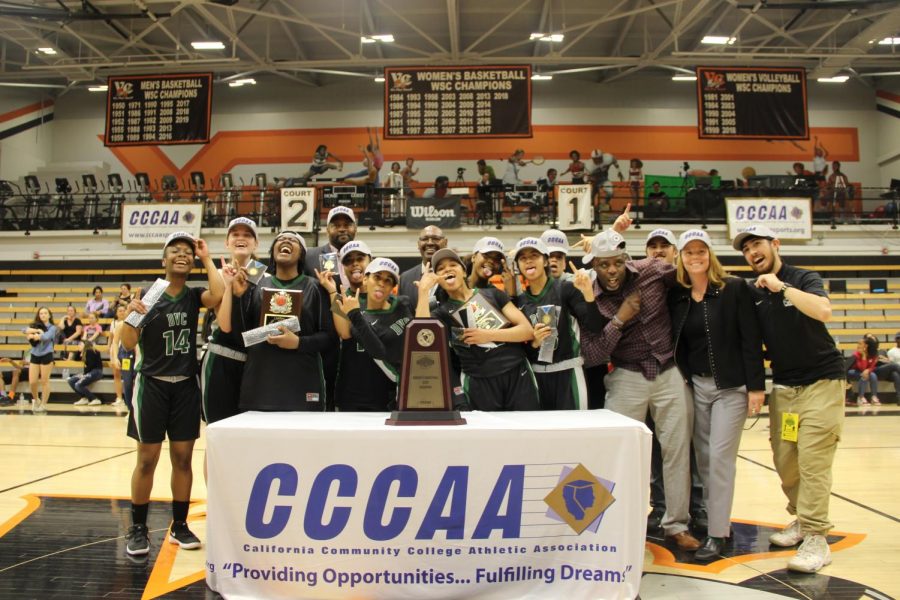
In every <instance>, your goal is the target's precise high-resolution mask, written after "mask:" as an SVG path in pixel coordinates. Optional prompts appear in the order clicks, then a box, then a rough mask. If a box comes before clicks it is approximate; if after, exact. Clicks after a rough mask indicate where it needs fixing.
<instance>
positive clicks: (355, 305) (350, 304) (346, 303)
mask: <svg viewBox="0 0 900 600" xmlns="http://www.w3.org/2000/svg"><path fill="white" fill-rule="evenodd" d="M337 298H338V302H340V303H341V310H342V311H344V314H346V315H349V314H350V311H351V310H357V309H359V297H358V296H353V295H352V294H351V292H350V290H347V291H346V292H345V293H344V295H343V296H342V295H340V294H338V295H337Z"/></svg>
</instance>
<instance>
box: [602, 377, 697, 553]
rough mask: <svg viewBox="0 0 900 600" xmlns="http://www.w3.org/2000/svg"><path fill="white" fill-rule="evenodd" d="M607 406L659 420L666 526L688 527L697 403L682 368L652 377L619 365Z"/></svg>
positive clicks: (670, 530) (669, 530)
mask: <svg viewBox="0 0 900 600" xmlns="http://www.w3.org/2000/svg"><path fill="white" fill-rule="evenodd" d="M605 382H606V408H608V409H609V410H612V411H614V412H617V413H619V414H621V415H625V416H626V417H631V418H632V419H634V420H636V421H640V422H641V423H643V422H644V419H645V418H646V417H647V411H648V410H649V411H650V416H652V417H653V421H654V422H655V423H656V435H657V436H658V437H659V443H660V446H661V448H662V459H663V480H664V485H665V490H666V514H665V515H664V516H663V521H662V528H663V530H664V531H665V533H666V535H675V534H677V533H681V532H682V531H687V528H688V518H689V515H688V499H689V497H690V486H691V474H690V459H689V456H690V447H691V428H692V427H693V422H694V415H693V406H692V405H691V403H690V402H688V400H687V390H686V387H687V386H686V385H685V384H684V381H683V380H682V379H681V375H680V374H679V372H678V369H676V368H675V367H671V368H669V369H666V370H665V371H663V372H662V373H660V374H659V376H658V377H657V378H656V379H655V380H653V381H650V380H649V379H646V378H645V377H644V376H643V375H642V374H641V373H637V372H634V371H628V370H627V369H622V368H618V369H616V370H615V371H613V372H612V373H610V374H609V375H607V376H606V379H605Z"/></svg>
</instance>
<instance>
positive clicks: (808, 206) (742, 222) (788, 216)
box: [725, 198, 812, 240]
mask: <svg viewBox="0 0 900 600" xmlns="http://www.w3.org/2000/svg"><path fill="white" fill-rule="evenodd" d="M725 209H726V216H727V218H728V237H729V238H731V239H734V236H736V235H737V234H739V233H740V232H742V231H744V230H745V229H747V228H748V227H750V226H751V225H765V226H766V227H768V228H769V229H771V230H772V231H774V232H775V233H776V234H777V235H778V239H780V240H811V239H812V200H810V199H809V198H725Z"/></svg>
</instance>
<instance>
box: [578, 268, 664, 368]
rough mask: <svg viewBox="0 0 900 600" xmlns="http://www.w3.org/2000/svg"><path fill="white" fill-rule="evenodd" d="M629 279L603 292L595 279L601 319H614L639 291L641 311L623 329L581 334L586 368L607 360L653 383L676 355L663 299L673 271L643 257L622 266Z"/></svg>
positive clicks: (610, 326)
mask: <svg viewBox="0 0 900 600" xmlns="http://www.w3.org/2000/svg"><path fill="white" fill-rule="evenodd" d="M625 268H626V269H627V270H628V272H629V275H628V280H627V281H626V282H625V285H623V286H622V289H621V291H620V292H617V293H614V294H611V293H609V292H604V291H603V290H602V289H601V288H600V284H599V283H598V282H597V281H594V294H595V295H596V297H597V299H596V300H595V302H596V303H597V307H598V308H599V309H600V314H602V315H603V317H604V318H605V319H612V318H613V316H615V314H616V313H617V312H619V307H620V306H622V302H623V301H624V300H625V298H626V297H627V296H628V295H629V294H631V293H633V292H635V291H639V292H640V293H641V310H640V312H639V313H638V314H637V315H636V316H635V317H634V318H633V319H631V320H630V321H628V322H627V323H625V326H624V327H623V328H622V329H618V328H616V327H615V326H614V325H613V324H612V321H610V322H609V323H607V325H606V327H605V328H604V329H603V333H600V334H596V333H591V332H590V331H587V330H583V331H582V332H581V353H582V355H583V356H584V360H585V367H593V366H595V365H599V364H603V363H605V362H607V361H610V362H612V363H613V364H614V365H615V366H616V367H617V368H620V369H628V370H629V371H636V372H638V373H641V374H642V375H643V376H644V377H646V378H647V379H649V380H650V381H653V380H654V379H656V377H657V376H658V375H659V373H660V372H661V371H662V370H663V368H662V367H664V366H671V363H672V359H673V356H674V353H675V347H674V345H673V343H672V321H671V319H670V318H669V309H668V307H667V306H666V295H667V293H668V290H669V288H670V287H672V286H674V285H675V267H673V266H672V265H670V264H669V263H667V262H665V261H662V260H659V259H656V258H645V259H642V260H630V261H628V262H627V263H625Z"/></svg>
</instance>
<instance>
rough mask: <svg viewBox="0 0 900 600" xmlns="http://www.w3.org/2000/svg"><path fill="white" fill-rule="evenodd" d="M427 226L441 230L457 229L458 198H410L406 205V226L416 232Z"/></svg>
mask: <svg viewBox="0 0 900 600" xmlns="http://www.w3.org/2000/svg"><path fill="white" fill-rule="evenodd" d="M429 225H435V226H437V227H440V228H441V229H458V228H459V227H460V225H461V222H460V208H459V198H457V197H452V198H410V200H409V202H408V203H407V205H406V226H407V227H408V228H409V229H413V230H418V229H422V228H423V227H428V226H429Z"/></svg>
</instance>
